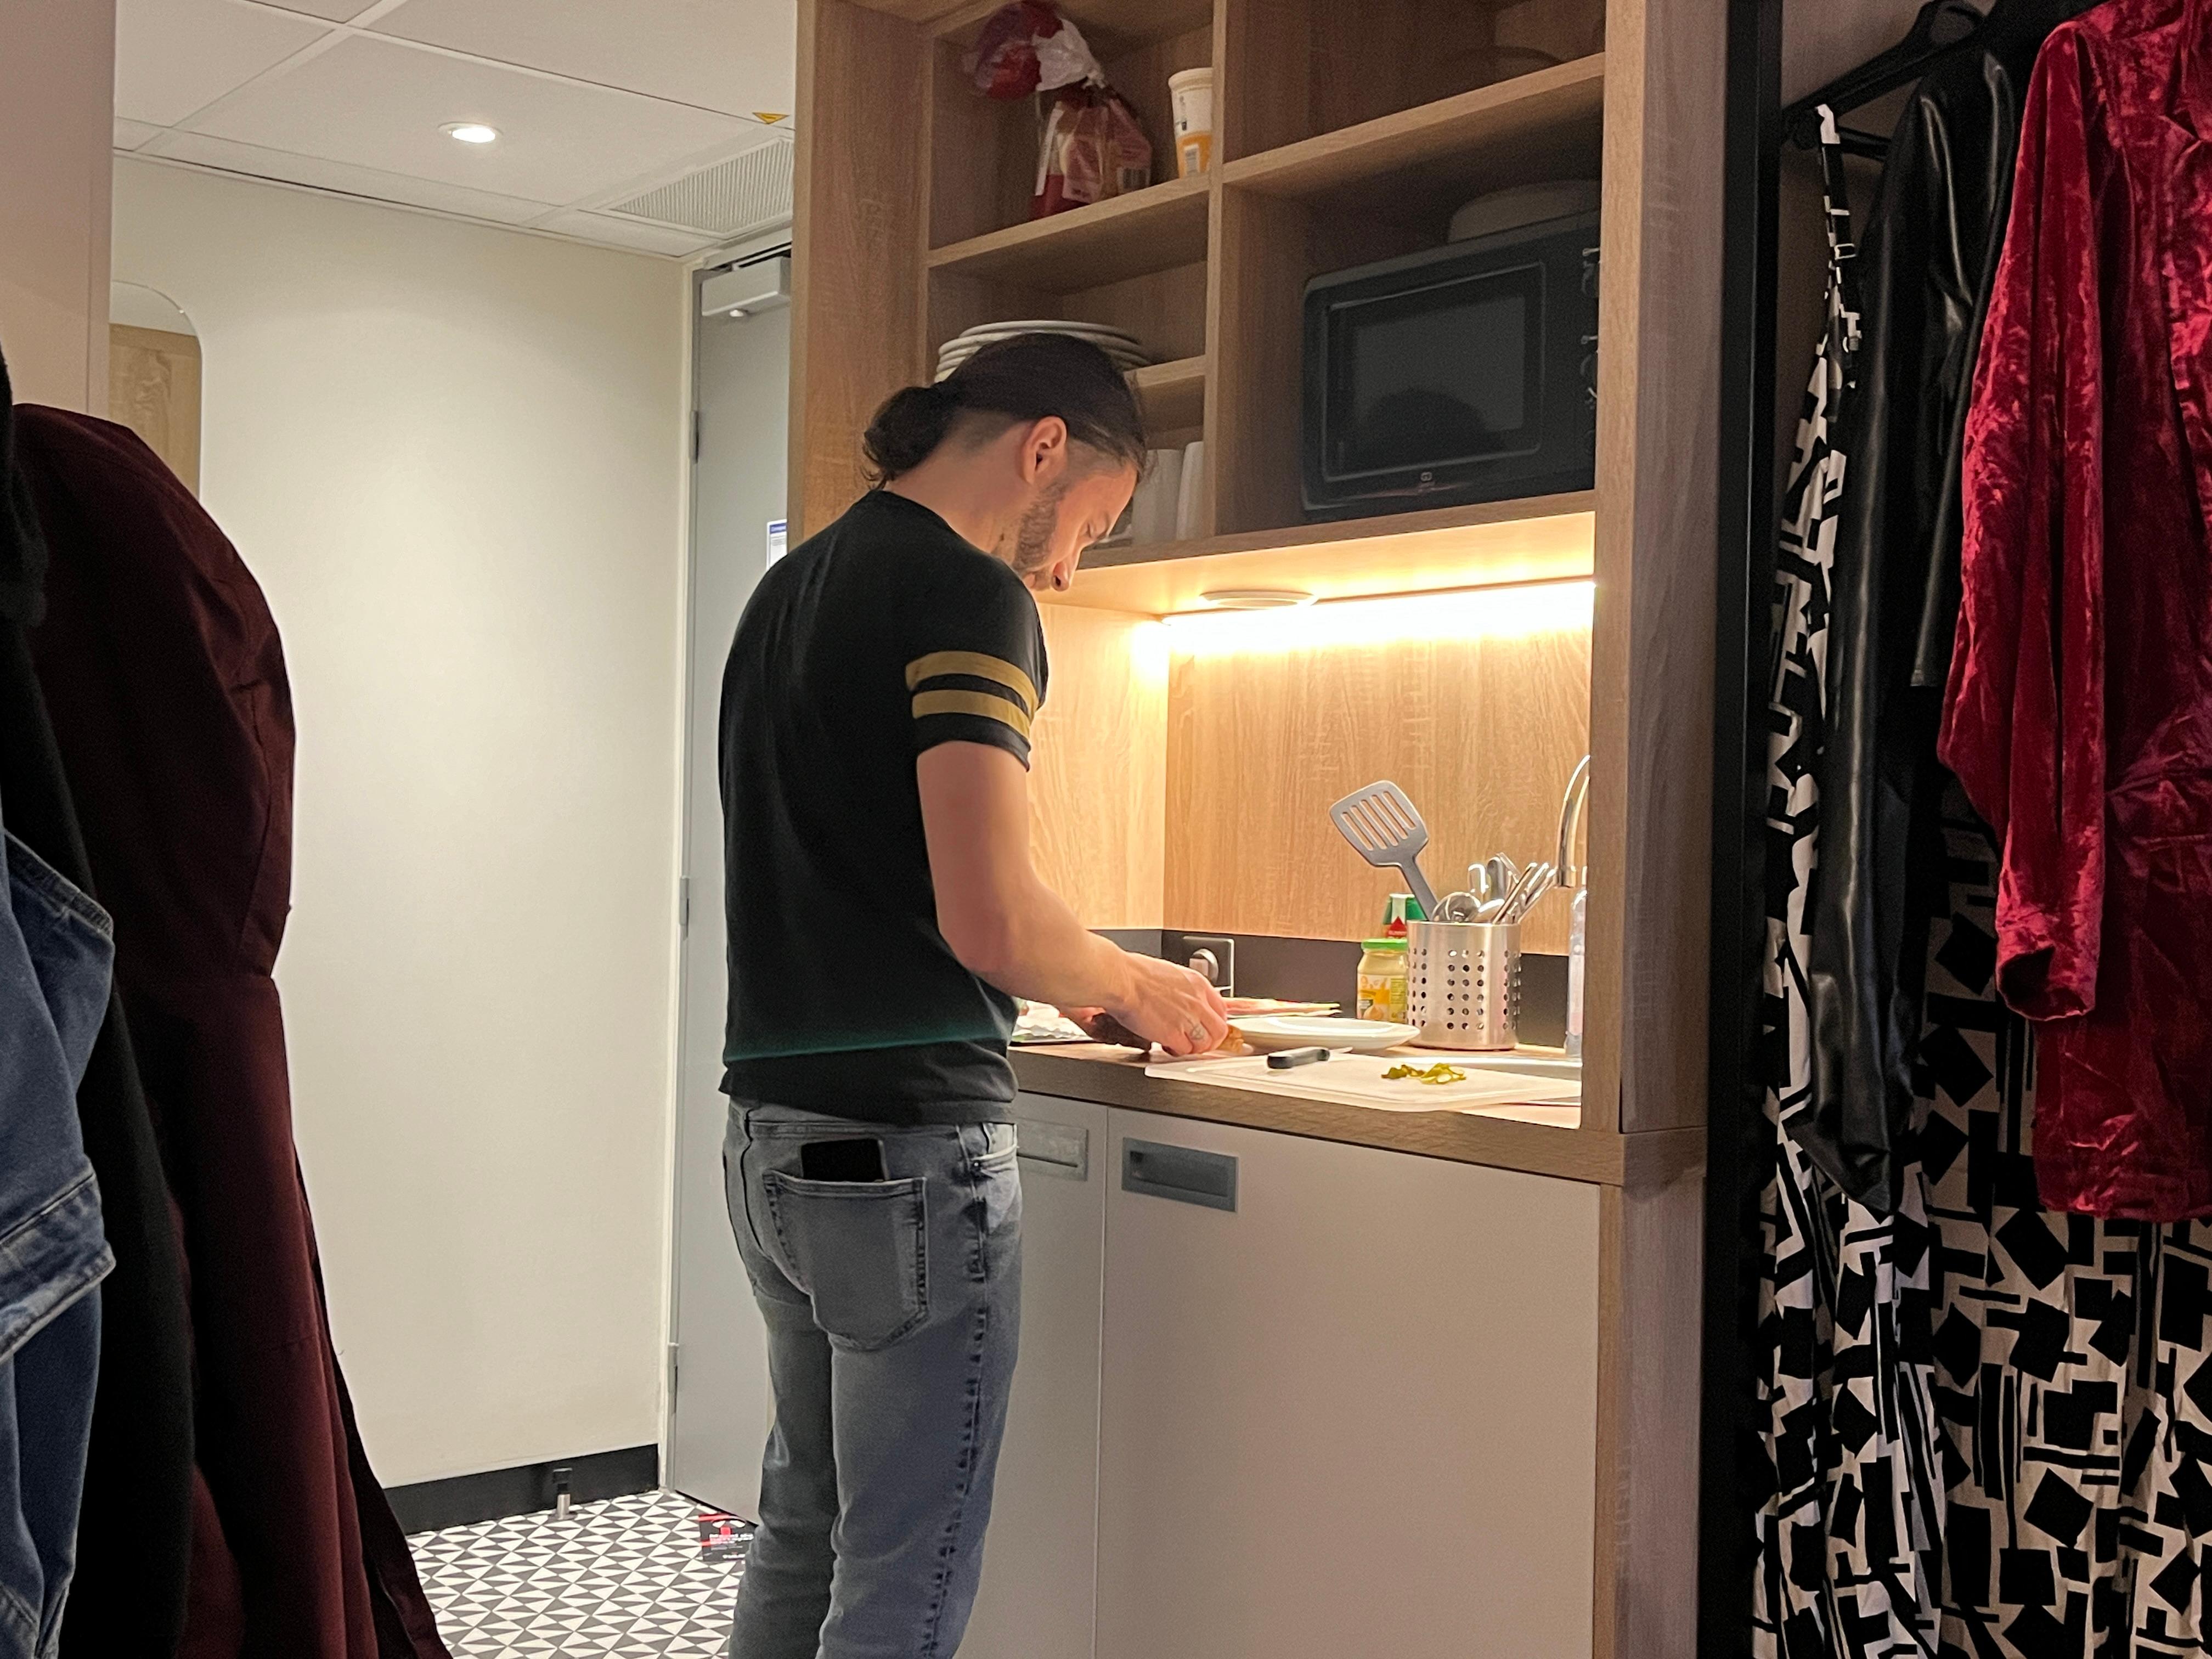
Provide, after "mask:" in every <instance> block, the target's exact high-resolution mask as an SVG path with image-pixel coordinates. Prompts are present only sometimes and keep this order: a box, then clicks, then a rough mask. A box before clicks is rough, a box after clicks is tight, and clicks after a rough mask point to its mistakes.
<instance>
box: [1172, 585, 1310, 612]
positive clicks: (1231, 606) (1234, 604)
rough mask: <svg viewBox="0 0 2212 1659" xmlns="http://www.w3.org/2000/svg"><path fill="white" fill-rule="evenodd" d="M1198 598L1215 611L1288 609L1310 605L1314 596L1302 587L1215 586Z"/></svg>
mask: <svg viewBox="0 0 2212 1659" xmlns="http://www.w3.org/2000/svg"><path fill="white" fill-rule="evenodd" d="M1198 600H1199V603H1200V605H1208V606H1210V607H1212V609H1213V610H1216V611H1288V610H1291V609H1293V608H1294V607H1296V606H1298V605H1311V604H1312V603H1313V602H1314V596H1313V595H1312V594H1311V593H1309V592H1306V590H1305V589H1304V588H1303V587H1216V588H1212V589H1209V590H1208V591H1207V592H1204V593H1201V594H1200V595H1199V596H1198Z"/></svg>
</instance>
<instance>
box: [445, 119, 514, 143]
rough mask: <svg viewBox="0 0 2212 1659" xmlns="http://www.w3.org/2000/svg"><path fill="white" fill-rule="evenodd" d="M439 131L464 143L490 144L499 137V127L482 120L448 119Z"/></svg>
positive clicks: (457, 141)
mask: <svg viewBox="0 0 2212 1659" xmlns="http://www.w3.org/2000/svg"><path fill="white" fill-rule="evenodd" d="M438 131H441V132H442V133H444V134H445V135H446V137H448V138H451V139H453V140H454V141H455V142H456V143H464V144H489V143H492V142H493V141H494V140H495V139H496V138H497V137H499V129H498V128H497V127H488V126H486V125H484V124H483V122H481V121H448V122H447V123H446V125H444V126H442V127H440V128H439V129H438Z"/></svg>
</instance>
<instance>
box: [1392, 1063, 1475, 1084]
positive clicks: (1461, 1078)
mask: <svg viewBox="0 0 2212 1659" xmlns="http://www.w3.org/2000/svg"><path fill="white" fill-rule="evenodd" d="M1400 1079H1411V1080H1412V1081H1413V1082H1415V1083H1435V1084H1444V1083H1464V1082H1466V1081H1467V1073H1465V1072H1462V1071H1461V1070H1460V1068H1459V1067H1458V1066H1447V1065H1445V1064H1443V1062H1442V1061H1438V1062H1437V1064H1436V1065H1434V1066H1392V1067H1391V1068H1390V1069H1389V1071H1387V1072H1385V1073H1383V1081H1384V1082H1386V1083H1395V1082H1397V1081H1399V1080H1400Z"/></svg>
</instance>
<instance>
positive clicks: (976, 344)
mask: <svg viewBox="0 0 2212 1659" xmlns="http://www.w3.org/2000/svg"><path fill="white" fill-rule="evenodd" d="M1056 337H1057V338H1059V339H1063V340H1079V339H1083V338H1084V337H1083V336H1081V335H1079V334H1062V335H1059V336H1056ZM1025 338H1027V336H1025V335H1021V334H1008V335H1006V336H1004V337H1001V338H999V339H996V340H953V341H951V342H948V343H946V344H945V347H944V348H943V349H941V350H939V352H938V354H937V355H938V356H939V357H940V358H943V357H972V356H975V354H976V353H977V352H979V351H981V349H983V348H984V347H985V346H994V345H1004V344H1005V343H1006V341H1008V340H1020V339H1025ZM1085 343H1086V344H1088V345H1095V346H1097V348H1098V349H1100V350H1101V351H1103V352H1104V353H1105V354H1106V355H1107V356H1109V357H1124V358H1134V359H1138V360H1139V361H1141V362H1152V353H1150V352H1149V351H1146V349H1144V348H1143V347H1142V346H1134V345H1130V344H1128V343H1126V342H1124V341H1121V340H1085Z"/></svg>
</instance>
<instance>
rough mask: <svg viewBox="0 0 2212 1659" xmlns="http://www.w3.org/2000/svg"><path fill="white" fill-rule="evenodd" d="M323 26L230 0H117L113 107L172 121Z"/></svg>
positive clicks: (136, 116)
mask: <svg viewBox="0 0 2212 1659" xmlns="http://www.w3.org/2000/svg"><path fill="white" fill-rule="evenodd" d="M325 33H328V31H327V30H326V29H325V27H324V26H323V25H322V24H320V23H318V22H314V21H312V20H310V19H308V18H305V17H286V16H283V15H280V14H278V13H276V12H272V11H263V10H258V9H254V8H252V7H248V6H239V5H233V4H232V3H231V0H120V3H118V6H117V7H116V11H115V112H116V113H117V114H118V115H120V116H123V117H125V118H127V119H130V120H133V121H151V122H153V123H155V125H159V126H170V125H174V124H175V123H177V122H179V121H181V120H183V119H184V118H185V117H186V116H187V115H190V114H191V113H192V112H194V111H196V110H200V109H204V108H205V107H206V106H208V105H210V104H211V103H213V102H214V101H215V100H216V99H218V98H220V97H222V95H223V94H225V93H226V92H228V91H229V90H230V89H231V88H234V87H236V86H238V85H240V84H241V83H242V82H246V81H250V80H251V79H252V78H253V77H254V76H257V75H258V74H260V73H261V71H262V70H265V69H268V68H270V66H272V65H273V64H281V63H283V61H284V59H286V58H289V57H290V56H291V55H292V54H293V53H294V52H297V51H299V50H300V48H301V47H302V46H307V45H308V44H309V43H310V42H312V41H314V40H319V39H320V38H321V37H322V36H323V35H324V34H325Z"/></svg>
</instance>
